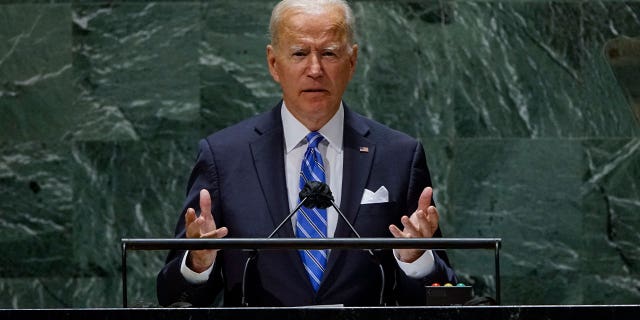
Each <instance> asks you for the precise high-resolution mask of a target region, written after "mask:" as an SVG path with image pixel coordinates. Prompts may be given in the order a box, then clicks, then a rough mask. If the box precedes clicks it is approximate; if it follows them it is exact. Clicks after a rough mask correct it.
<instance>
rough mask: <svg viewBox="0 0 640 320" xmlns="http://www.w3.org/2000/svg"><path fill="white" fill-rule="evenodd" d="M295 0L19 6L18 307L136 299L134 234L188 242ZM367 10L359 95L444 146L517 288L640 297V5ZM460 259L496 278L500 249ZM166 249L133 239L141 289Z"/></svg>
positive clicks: (7, 213)
mask: <svg viewBox="0 0 640 320" xmlns="http://www.w3.org/2000/svg"><path fill="white" fill-rule="evenodd" d="M273 3H274V1H260V0H251V1H235V0H217V1H142V0H140V1H98V0H96V1H89V0H87V1H80V0H78V1H61V0H60V1H8V0H0V251H1V253H0V308H30V307H36V308H39V307H52V308H58V307H117V306H119V305H120V303H121V302H120V297H121V295H120V294H121V290H122V288H121V283H120V273H119V272H120V246H119V239H120V238H123V237H169V236H171V235H172V230H173V227H174V223H175V220H176V217H177V214H178V210H179V207H180V206H181V203H182V198H183V195H184V188H185V184H186V179H187V175H188V173H189V170H190V167H191V165H192V163H193V160H194V158H195V151H196V150H195V148H196V145H197V140H198V138H199V137H203V136H205V135H206V134H208V133H210V132H213V131H215V130H217V129H220V128H223V127H225V126H227V125H229V124H232V123H234V122H236V121H238V120H240V119H243V118H245V117H248V116H250V115H253V114H256V113H258V112H261V111H264V110H267V109H270V108H271V106H272V105H273V104H274V103H275V102H276V101H277V100H278V87H277V86H276V85H275V84H274V83H273V82H272V81H271V79H270V76H269V74H268V72H267V69H266V64H265V45H266V43H267V39H266V28H267V22H268V18H269V13H270V8H271V7H272V5H273ZM354 9H355V12H356V15H357V17H358V18H359V22H358V24H359V28H360V30H359V42H360V48H361V51H360V59H359V65H358V71H357V74H356V76H355V79H354V80H353V82H352V83H351V86H350V88H349V89H348V92H347V94H346V97H345V99H346V101H347V102H348V103H349V104H350V105H351V106H352V107H353V108H354V109H357V110H358V111H360V112H362V113H364V114H366V115H368V116H370V117H372V118H374V119H377V120H379V121H381V122H383V123H386V124H388V125H390V126H392V127H394V128H397V129H399V130H402V131H405V132H407V133H409V134H411V135H413V136H416V137H419V138H420V139H421V140H422V141H423V142H424V143H425V146H426V149H427V157H428V161H429V164H430V166H431V169H432V174H433V176H434V180H435V186H436V188H437V189H436V190H437V193H436V200H437V202H438V203H439V206H440V208H441V213H442V227H443V229H444V232H445V234H446V235H448V236H452V237H501V238H503V241H504V242H503V244H504V246H503V250H502V275H503V278H502V281H503V282H502V283H503V287H502V289H503V301H504V303H507V304H583V303H584V304H600V303H608V304H618V303H638V302H639V301H640V249H639V247H640V237H639V236H638V234H639V233H638V230H639V228H640V185H639V181H640V125H639V123H638V121H637V120H636V118H635V117H634V112H635V114H636V115H637V114H640V111H638V109H636V110H633V108H634V105H633V104H631V103H630V102H629V101H630V100H629V99H628V97H627V94H630V93H633V92H638V91H634V89H633V86H634V85H635V86H636V87H635V88H637V86H638V83H639V82H640V80H638V79H640V75H638V74H639V73H637V70H638V69H640V67H638V66H640V64H637V65H636V67H637V69H635V70H636V71H635V72H636V73H633V68H632V67H624V66H623V67H618V68H617V69H615V70H612V69H611V67H610V66H609V63H608V59H607V55H605V51H604V50H603V48H604V46H605V43H606V42H607V41H608V40H609V39H612V38H616V37H620V36H623V35H624V36H635V37H638V36H640V1H635V0H634V1H558V2H554V1H541V0H537V1H534V0H531V1H506V0H505V1H446V0H441V1H364V0H363V1H355V2H354ZM614 71H615V73H614ZM615 75H623V76H622V77H621V79H619V80H617V79H616V77H615ZM634 75H637V76H634ZM634 77H635V78H634ZM630 88H631V89H630ZM636 107H637V106H636ZM450 254H451V256H452V260H453V263H454V264H455V267H456V268H457V270H458V272H459V273H460V274H461V275H462V276H463V278H464V279H466V281H468V282H470V283H473V284H474V286H475V288H476V292H477V293H479V294H492V293H493V290H494V288H493V285H492V284H493V278H492V274H493V269H492V268H493V264H492V263H493V256H492V252H488V251H487V252H469V251H451V252H450ZM163 259H164V253H163V252H151V253H141V252H135V253H132V254H131V255H130V257H129V267H130V268H129V269H130V278H129V282H130V287H129V294H130V300H129V303H130V304H131V305H137V306H148V305H154V304H155V303H156V302H155V280H154V277H155V274H156V272H157V270H158V269H160V267H161V265H162V263H163V262H162V261H163Z"/></svg>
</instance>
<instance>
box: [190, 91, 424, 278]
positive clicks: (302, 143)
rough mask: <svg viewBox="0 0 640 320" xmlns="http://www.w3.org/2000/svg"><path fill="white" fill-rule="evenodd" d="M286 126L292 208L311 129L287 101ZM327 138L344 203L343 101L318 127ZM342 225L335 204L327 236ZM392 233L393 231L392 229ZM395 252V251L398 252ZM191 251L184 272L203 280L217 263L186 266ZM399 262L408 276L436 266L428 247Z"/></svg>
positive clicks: (328, 169) (331, 177)
mask: <svg viewBox="0 0 640 320" xmlns="http://www.w3.org/2000/svg"><path fill="white" fill-rule="evenodd" d="M281 116H282V127H283V128H284V143H285V146H284V147H285V148H284V157H285V174H286V183H287V195H288V196H289V210H293V209H295V207H296V206H297V204H298V193H299V192H300V167H301V164H302V159H303V158H304V153H305V151H306V150H307V140H306V136H307V135H308V134H309V132H310V131H309V129H307V128H306V127H305V126H304V125H303V124H302V123H300V121H298V119H296V118H295V117H294V116H293V114H291V112H289V109H287V107H286V105H285V103H284V101H283V102H282V109H281ZM318 132H320V134H322V136H323V137H324V139H323V140H322V141H321V142H320V144H319V145H318V149H319V150H320V154H322V160H323V161H324V167H325V177H326V180H327V181H326V182H327V184H328V185H329V188H331V192H332V193H333V197H334V201H335V203H336V205H337V206H340V200H341V195H342V168H343V162H344V153H343V149H342V147H343V143H342V142H343V135H344V107H343V105H342V103H340V108H339V109H338V112H336V114H335V115H334V116H333V118H331V120H329V122H327V124H325V125H324V126H323V127H322V128H321V129H320V130H318ZM291 220H292V221H291V222H292V225H293V226H294V227H293V229H294V230H293V232H294V234H295V232H296V230H295V225H296V221H297V215H295V214H294V215H293V216H292V218H291ZM337 224H338V213H337V212H336V210H335V209H334V208H332V207H329V208H327V237H329V238H332V237H333V235H334V234H335V231H336V226H337ZM389 234H391V232H389ZM394 253H395V252H394ZM187 255H188V251H187V253H186V254H185V255H184V257H183V259H182V266H181V268H180V271H181V273H182V275H183V276H184V277H185V279H186V280H187V281H189V282H191V283H194V284H195V283H203V282H205V281H207V280H208V279H209V274H210V273H211V271H212V270H213V265H212V266H211V267H210V268H209V269H207V270H205V271H203V272H202V273H196V272H194V271H193V270H191V269H189V268H188V267H187V265H186V258H187ZM394 256H395V257H396V261H397V262H398V265H399V266H400V268H401V269H402V271H404V272H405V273H406V274H407V276H409V277H412V278H422V277H424V276H426V275H427V274H429V273H431V272H432V271H433V268H434V258H433V253H432V252H431V250H427V251H426V252H425V253H424V254H423V255H422V256H421V257H420V258H418V259H417V260H416V261H414V262H413V263H406V262H402V261H400V260H399V259H398V257H397V255H396V254H394Z"/></svg>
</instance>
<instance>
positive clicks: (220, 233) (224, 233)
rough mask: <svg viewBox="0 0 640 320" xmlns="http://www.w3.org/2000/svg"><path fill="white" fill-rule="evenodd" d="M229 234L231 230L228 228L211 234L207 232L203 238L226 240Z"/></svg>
mask: <svg viewBox="0 0 640 320" xmlns="http://www.w3.org/2000/svg"><path fill="white" fill-rule="evenodd" d="M227 234H229V229H227V227H222V228H220V229H216V230H213V231H211V232H207V233H204V234H202V235H201V236H200V237H201V238H224V237H226V236H227Z"/></svg>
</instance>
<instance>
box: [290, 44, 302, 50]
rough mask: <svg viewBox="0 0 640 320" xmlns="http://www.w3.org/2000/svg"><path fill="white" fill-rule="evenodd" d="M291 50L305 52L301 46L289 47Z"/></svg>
mask: <svg viewBox="0 0 640 320" xmlns="http://www.w3.org/2000/svg"><path fill="white" fill-rule="evenodd" d="M289 50H290V51H301V50H304V47H303V46H300V45H292V46H290V47H289Z"/></svg>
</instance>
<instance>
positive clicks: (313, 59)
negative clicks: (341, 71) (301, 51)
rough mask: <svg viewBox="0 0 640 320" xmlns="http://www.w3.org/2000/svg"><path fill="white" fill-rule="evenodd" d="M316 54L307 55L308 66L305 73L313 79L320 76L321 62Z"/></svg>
mask: <svg viewBox="0 0 640 320" xmlns="http://www.w3.org/2000/svg"><path fill="white" fill-rule="evenodd" d="M320 59H321V58H320V57H319V56H318V55H317V54H310V55H309V66H308V67H307V75H308V76H309V77H311V78H313V79H317V78H320V77H322V74H323V71H322V62H321V60H320Z"/></svg>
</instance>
